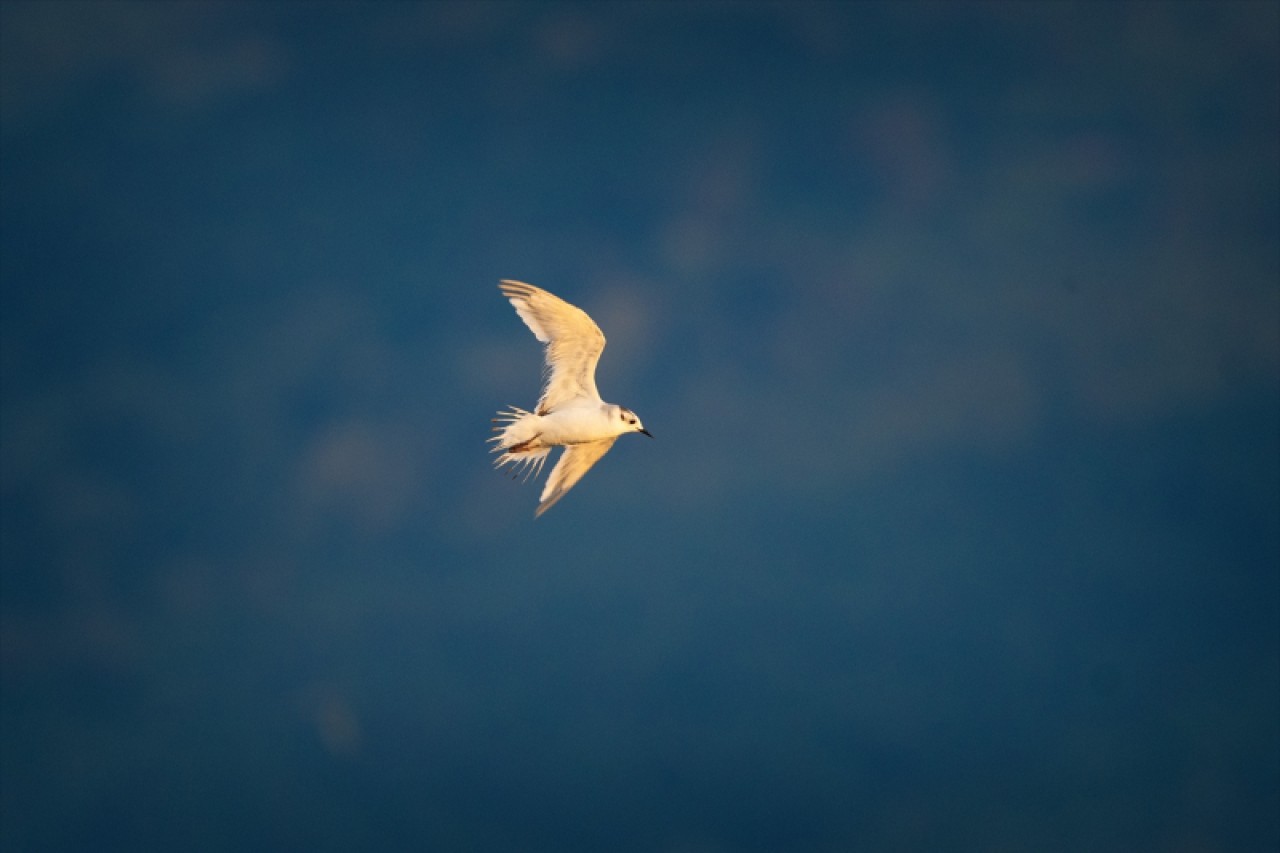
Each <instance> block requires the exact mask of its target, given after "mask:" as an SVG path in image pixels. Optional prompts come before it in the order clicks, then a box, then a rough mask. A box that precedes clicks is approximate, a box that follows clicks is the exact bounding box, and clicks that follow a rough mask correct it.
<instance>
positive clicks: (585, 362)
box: [498, 280, 608, 488]
mask: <svg viewBox="0 0 1280 853" xmlns="http://www.w3.org/2000/svg"><path fill="white" fill-rule="evenodd" d="M498 289H499V290H501V291H502V295H503V296H505V297H507V298H508V299H510V300H511V304H512V305H514V306H515V309H516V313H517V314H519V315H520V319H521V320H524V323H525V325H526V326H528V327H529V329H530V331H532V332H533V334H534V337H536V338H537V339H538V340H540V341H542V342H543V343H544V344H546V345H547V348H546V359H547V369H546V378H545V380H544V384H543V386H542V396H541V397H540V398H539V399H538V405H537V407H536V409H535V411H536V412H537V413H538V414H540V415H541V414H546V413H547V412H548V411H551V410H552V409H555V408H556V407H558V406H560V405H561V404H563V403H565V402H568V401H570V400H573V399H576V398H578V397H587V398H589V399H591V400H595V401H596V402H600V393H599V392H598V391H596V364H597V363H598V362H599V361H600V353H601V352H602V351H603V350H604V332H601V331H600V327H599V326H597V325H596V324H595V322H594V321H593V320H592V319H591V318H590V317H588V316H587V312H585V311H583V310H582V309H581V308H578V307H576V306H574V305H570V304H569V303H568V302H565V301H564V300H563V299H561V298H560V297H558V296H552V295H551V294H550V293H547V292H546V291H545V290H543V289H541V288H538V287H534V286H533V285H532V284H525V283H524V282H522V281H510V280H503V281H502V282H501V283H499V284H498ZM605 450H608V448H607V447H606V448H605ZM603 454H604V450H602V451H600V454H599V455H597V456H594V457H592V459H591V461H592V462H595V461H596V459H599V458H600V456H601V455H603ZM565 456H566V457H567V456H568V454H567V453H566V454H565ZM560 464H561V465H563V464H564V458H563V457H562V458H561V463H560ZM588 464H590V463H588ZM557 470H559V468H557ZM585 471H586V468H583V469H582V473H585ZM582 473H579V474H578V477H581V476H582ZM552 479H553V480H554V479H555V475H554V473H553V474H552ZM574 479H575V480H576V479H577V477H575V478H574ZM569 485H573V482H572V481H570V484H569ZM566 488H567V487H566Z"/></svg>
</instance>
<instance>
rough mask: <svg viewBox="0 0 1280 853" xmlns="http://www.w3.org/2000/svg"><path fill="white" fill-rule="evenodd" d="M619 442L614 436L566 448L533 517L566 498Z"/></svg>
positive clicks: (552, 472) (548, 480)
mask: <svg viewBox="0 0 1280 853" xmlns="http://www.w3.org/2000/svg"><path fill="white" fill-rule="evenodd" d="M617 440H618V439H617V436H614V437H613V438H602V439H600V440H599V441H589V442H587V443H586V444H570V445H569V446H568V447H566V448H565V449H564V453H561V454H560V461H559V462H557V463H556V467H555V468H552V469H551V475H550V476H549V477H547V485H546V486H545V487H544V488H543V490H542V497H541V498H539V499H538V500H539V503H538V511H537V512H535V513H534V514H533V517H534V518H537V517H538V516H540V515H542V514H543V513H544V512H546V511H547V510H549V509H551V507H552V505H553V504H555V502H556V501H558V500H560V499H561V498H562V497H564V494H565V492H567V491H569V490H570V489H572V488H573V486H574V484H575V483H577V482H578V481H579V480H581V479H582V475H583V474H585V473H587V472H588V471H589V470H591V466H592V465H594V464H596V463H597V462H599V461H600V457H601V456H604V455H605V454H606V453H608V452H609V448H610V447H613V443H614V442H615V441H617Z"/></svg>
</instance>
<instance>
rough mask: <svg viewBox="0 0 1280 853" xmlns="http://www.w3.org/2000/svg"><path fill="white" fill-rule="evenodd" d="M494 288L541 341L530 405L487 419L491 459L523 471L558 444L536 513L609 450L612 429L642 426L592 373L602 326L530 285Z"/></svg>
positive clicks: (535, 467) (533, 468)
mask: <svg viewBox="0 0 1280 853" xmlns="http://www.w3.org/2000/svg"><path fill="white" fill-rule="evenodd" d="M498 289H499V290H501V291H502V293H503V295H504V296H506V297H507V298H508V299H510V300H511V304H512V305H513V306H515V309H516V313H517V314H519V315H520V319H522V320H524V322H525V325H527V326H528V327H529V329H530V330H531V331H532V332H533V334H534V336H535V337H536V338H537V339H538V340H540V341H542V342H543V343H544V344H546V361H547V365H546V366H547V376H546V381H545V383H544V385H543V388H542V396H541V397H540V398H539V399H538V404H537V405H536V406H535V407H534V410H533V411H532V412H527V411H525V410H524V409H517V408H515V407H514V406H513V407H512V408H511V409H509V410H508V411H506V412H500V413H499V414H498V417H497V418H495V420H494V422H495V423H497V424H498V426H497V427H496V428H495V429H496V431H497V433H498V434H497V435H496V436H494V437H493V438H492V439H490V441H492V442H494V443H495V446H494V452H495V453H500V454H501V455H500V456H499V457H498V459H497V461H496V462H495V464H496V465H498V466H499V467H501V466H503V465H511V466H512V469H513V470H514V471H515V472H517V473H519V472H521V471H523V472H524V474H525V476H526V477H528V476H529V475H531V474H532V475H536V474H537V473H538V472H539V471H540V470H541V469H542V466H543V464H544V463H545V462H546V461H547V455H548V454H549V453H550V452H551V450H552V448H555V447H563V448H565V450H564V452H563V453H562V454H561V455H560V460H559V461H558V462H557V463H556V466H555V468H553V469H552V470H551V475H550V476H549V477H547V485H546V487H545V488H543V490H542V497H541V499H540V502H539V504H538V510H537V512H536V513H535V515H542V513H544V512H546V511H547V510H548V509H550V508H551V505H552V504H554V503H555V502H556V501H558V500H560V498H562V497H564V494H565V493H566V492H567V491H569V489H571V488H573V486H574V484H576V483H577V482H578V480H580V479H582V475H583V474H586V473H587V471H588V470H589V469H590V468H591V466H592V465H594V464H595V463H596V462H597V461H599V459H600V457H602V456H604V455H605V454H606V453H608V452H609V448H610V447H612V446H613V442H614V441H616V440H617V438H618V436H620V435H623V434H625V433H628V432H639V433H643V434H644V435H649V431H648V430H646V429H645V428H644V426H643V425H642V424H641V423H640V419H639V418H637V417H636V416H635V413H634V412H632V411H631V410H629V409H624V408H623V407H622V406H616V405H613V404H611V403H606V402H604V401H603V400H601V399H600V393H599V392H598V391H597V390H596V378H595V374H596V364H597V363H598V362H599V361H600V353H601V352H602V351H603V350H604V344H605V339H604V333H603V332H601V331H600V327H599V326H597V325H596V324H595V322H594V321H593V320H592V319H591V318H590V317H589V316H587V313H586V312H585V311H583V310H582V309H581V308H577V307H576V306H573V305H570V304H569V303H568V302H565V301H564V300H563V299H560V298H559V297H557V296H553V295H552V294H550V293H548V292H547V291H545V290H542V289H541V288H537V287H534V286H533V285H531V284H525V283H523V282H519V281H509V280H504V281H502V282H501V283H500V284H499V285H498ZM649 437H650V438H652V437H653V436H651V435H649Z"/></svg>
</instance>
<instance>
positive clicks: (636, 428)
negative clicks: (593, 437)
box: [613, 406, 653, 438]
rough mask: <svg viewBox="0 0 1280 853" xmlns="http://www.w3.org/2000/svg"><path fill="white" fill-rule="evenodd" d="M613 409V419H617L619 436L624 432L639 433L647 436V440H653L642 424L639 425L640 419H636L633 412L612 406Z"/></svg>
mask: <svg viewBox="0 0 1280 853" xmlns="http://www.w3.org/2000/svg"><path fill="white" fill-rule="evenodd" d="M613 408H614V417H615V418H617V419H618V422H619V426H620V431H619V434H621V433H624V432H639V433H643V434H644V435H647V436H649V438H653V434H652V433H650V432H649V431H648V430H647V429H645V428H644V424H642V423H640V419H639V418H638V417H636V413H635V412H633V411H631V410H630V409H624V408H623V407H622V406H614V407H613Z"/></svg>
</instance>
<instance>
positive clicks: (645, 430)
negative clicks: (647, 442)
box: [636, 427, 653, 438]
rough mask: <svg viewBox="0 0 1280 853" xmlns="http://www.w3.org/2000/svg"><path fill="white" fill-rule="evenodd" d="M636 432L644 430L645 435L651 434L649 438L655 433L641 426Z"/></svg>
mask: <svg viewBox="0 0 1280 853" xmlns="http://www.w3.org/2000/svg"><path fill="white" fill-rule="evenodd" d="M636 432H642V433H644V434H645V435H647V436H649V438H653V433H651V432H649V431H648V430H647V429H645V428H644V427H640V429H638V430H636Z"/></svg>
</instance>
